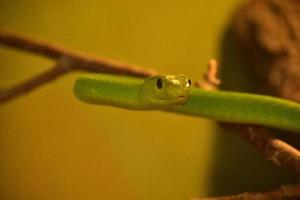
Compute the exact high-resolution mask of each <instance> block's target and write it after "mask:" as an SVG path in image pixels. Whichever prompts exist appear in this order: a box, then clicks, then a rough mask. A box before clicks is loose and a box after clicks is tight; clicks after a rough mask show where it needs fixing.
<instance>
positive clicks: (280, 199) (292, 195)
mask: <svg viewBox="0 0 300 200" xmlns="http://www.w3.org/2000/svg"><path fill="white" fill-rule="evenodd" d="M299 197H300V185H284V186H281V187H280V188H278V189H275V190H270V191H266V192H245V193H242V194H237V195H231V196H224V197H211V198H202V199H201V200H275V199H276V200H288V199H289V200H292V199H295V200H296V199H298V198H299ZM191 200H200V199H197V198H194V199H191Z"/></svg>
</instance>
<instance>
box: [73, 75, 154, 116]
mask: <svg viewBox="0 0 300 200" xmlns="http://www.w3.org/2000/svg"><path fill="white" fill-rule="evenodd" d="M142 83H143V79H139V78H130V80H129V79H128V78H127V77H123V76H111V75H87V76H82V77H81V78H79V79H78V80H77V81H76V83H75V85H74V93H75V95H76V96H77V97H78V98H79V99H80V100H81V101H84V102H88V103H92V104H101V105H103V104H104V105H109V106H113V107H120V108H126V109H133V110H147V109H150V106H149V104H147V102H145V99H144V98H142Z"/></svg>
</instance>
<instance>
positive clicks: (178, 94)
mask: <svg viewBox="0 0 300 200" xmlns="http://www.w3.org/2000/svg"><path fill="white" fill-rule="evenodd" d="M190 92H191V81H190V80H189V79H188V78H187V77H186V76H185V75H182V74H179V75H173V74H171V75H156V76H151V77H149V78H147V79H145V81H144V83H143V85H142V97H143V100H144V101H146V102H148V103H150V104H151V105H153V106H154V107H165V106H168V105H183V104H184V103H185V102H186V101H187V99H188V97H189V96H190Z"/></svg>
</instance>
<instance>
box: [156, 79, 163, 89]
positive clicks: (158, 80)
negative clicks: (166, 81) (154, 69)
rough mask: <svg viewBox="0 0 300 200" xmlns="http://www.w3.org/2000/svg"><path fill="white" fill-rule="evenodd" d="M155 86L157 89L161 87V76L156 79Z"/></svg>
mask: <svg viewBox="0 0 300 200" xmlns="http://www.w3.org/2000/svg"><path fill="white" fill-rule="evenodd" d="M156 86H157V88H158V89H161V88H162V87H163V81H162V80H161V78H158V79H157V81H156Z"/></svg>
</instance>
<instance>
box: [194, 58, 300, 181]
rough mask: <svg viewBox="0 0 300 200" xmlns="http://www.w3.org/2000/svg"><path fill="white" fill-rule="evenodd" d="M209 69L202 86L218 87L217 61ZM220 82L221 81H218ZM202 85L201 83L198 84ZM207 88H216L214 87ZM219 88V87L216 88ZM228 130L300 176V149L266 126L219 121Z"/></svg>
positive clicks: (278, 164)
mask: <svg viewBox="0 0 300 200" xmlns="http://www.w3.org/2000/svg"><path fill="white" fill-rule="evenodd" d="M208 65H209V66H208V71H207V72H206V74H207V75H206V76H205V81H206V82H207V83H206V84H202V86H203V85H204V86H207V85H213V86H215V87H217V84H216V81H215V80H219V79H218V78H217V72H218V64H217V61H216V60H214V61H212V60H211V61H210V62H209V64H208ZM217 83H218V84H219V83H220V82H217ZM198 87H201V85H198ZM205 89H214V88H212V87H209V88H205ZM216 89H217V88H216ZM219 124H220V125H221V126H222V127H223V128H225V129H226V130H230V131H234V132H237V133H238V134H239V135H241V136H242V137H243V138H245V139H246V140H247V141H248V142H250V143H251V144H252V145H253V146H255V147H256V149H258V150H259V151H261V152H262V153H263V154H264V155H265V156H266V157H267V159H268V160H270V161H272V162H273V163H274V164H275V165H277V166H280V167H286V168H287V169H289V170H290V171H292V172H294V173H295V174H297V175H298V176H299V175H300V151H299V150H297V149H296V148H294V147H292V146H291V145H289V144H287V143H285V142H283V141H282V140H279V139H277V138H274V137H273V136H272V135H271V133H270V131H269V129H266V128H265V127H259V126H254V125H242V124H230V123H221V122H220V123H219Z"/></svg>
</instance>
